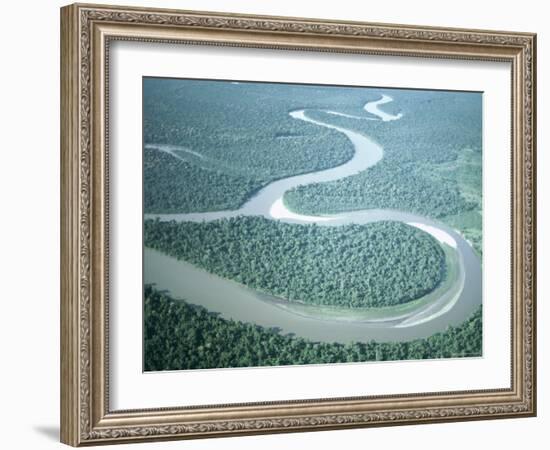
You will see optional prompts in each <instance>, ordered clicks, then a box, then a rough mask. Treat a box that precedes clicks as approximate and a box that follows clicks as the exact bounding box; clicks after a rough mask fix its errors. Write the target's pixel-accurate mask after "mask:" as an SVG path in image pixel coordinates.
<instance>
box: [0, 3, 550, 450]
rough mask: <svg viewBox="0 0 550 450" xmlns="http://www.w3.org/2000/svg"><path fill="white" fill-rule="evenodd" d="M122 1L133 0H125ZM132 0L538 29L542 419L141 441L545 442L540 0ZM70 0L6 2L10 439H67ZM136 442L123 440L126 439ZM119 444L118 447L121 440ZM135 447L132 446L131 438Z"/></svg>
mask: <svg viewBox="0 0 550 450" xmlns="http://www.w3.org/2000/svg"><path fill="white" fill-rule="evenodd" d="M120 3H126V2H120ZM128 4H133V5H135V6H158V7H168V8H180V9H198V10H211V11H216V10H217V11H228V12H244V13H253V14H254V13H255V14H273V15H286V16H298V17H299V16H302V17H318V18H327V19H342V20H364V21H374V22H387V23H408V24H419V25H442V26H453V27H466V28H488V29H504V30H517V31H532V32H537V33H539V37H538V55H539V64H538V69H539V72H538V80H539V87H538V92H539V94H538V108H539V111H538V112H539V114H538V122H539V139H538V146H539V158H538V173H539V190H538V192H539V212H538V229H539V239H538V254H539V258H538V260H539V266H538V270H539V280H540V281H539V286H538V294H539V295H538V298H539V336H538V341H539V417H537V418H532V419H512V420H498V421H485V422H471V423H456V424H439V425H423V426H408V427H397V428H379V429H367V430H348V431H331V432H316V433H302V434H291V435H272V436H260V437H244V438H226V439H216V440H201V441H187V442H181V441H180V442H171V443H157V444H142V446H140V447H139V448H144V449H146V448H151V449H153V448H154V449H160V448H167V449H169V448H187V449H210V448H216V449H218V448H219V449H242V450H246V449H257V448H262V449H271V448H273V449H275V448H277V449H279V448H291V449H293V448H321V449H324V448H334V447H346V448H365V447H367V446H368V447H370V448H387V449H393V448H398V447H403V446H407V448H413V449H414V448H419V447H422V448H423V449H425V450H429V449H438V450H439V449H441V448H445V449H446V450H452V449H463V448H484V447H486V446H491V447H498V448H502V449H515V448H523V447H528V448H531V449H539V448H546V447H545V444H544V442H545V439H544V437H545V436H547V435H548V428H549V427H550V413H549V412H548V410H549V408H550V392H549V390H548V382H547V381H546V380H545V378H546V379H548V364H549V359H550V357H549V356H548V351H547V349H546V346H545V342H548V341H549V339H550V337H549V332H548V327H545V326H544V323H545V321H546V320H550V308H549V307H548V306H547V305H546V304H545V299H546V298H547V297H548V294H549V284H548V277H547V276H546V273H547V272H548V270H549V267H548V258H547V259H546V260H543V258H542V256H543V254H544V253H545V250H547V249H548V244H549V241H548V234H547V233H545V232H544V231H545V230H547V229H549V227H550V224H549V219H550V215H549V211H548V206H547V205H548V202H545V203H546V206H545V205H543V202H542V201H541V199H542V198H543V195H544V192H550V181H549V179H550V177H549V178H546V177H545V174H546V173H545V171H546V170H547V169H548V166H549V163H550V161H549V157H548V153H547V152H545V151H544V149H545V148H546V147H547V146H548V145H549V143H548V135H547V134H546V129H545V127H544V124H545V123H548V121H549V120H550V106H549V104H550V103H549V102H550V96H549V94H548V86H547V84H546V81H545V80H547V79H548V78H549V77H550V64H549V62H548V60H547V58H546V56H547V54H548V52H549V51H550V48H548V47H549V46H550V44H549V42H550V32H548V31H544V32H543V26H544V25H547V23H546V22H547V20H545V19H547V18H548V17H549V16H548V13H547V12H546V11H545V10H544V5H545V3H544V2H537V1H535V0H524V1H522V2H521V3H519V2H510V1H504V0H501V1H490V2H480V1H471V0H462V1H461V2H453V3H451V2H441V1H439V2H438V1H421V0H416V1H406V0H393V1H391V2H358V1H354V0H338V1H334V2H323V3H321V2H305V1H303V2H297V1H292V0H268V1H263V2H259V1H257V0H256V1H254V0H230V1H227V0H226V1H223V0H181V1H174V0H163V1H159V2H155V1H152V0H149V1H139V0H134V1H131V2H130V3H128ZM62 5H63V2H59V1H54V0H48V1H32V0H31V1H27V2H21V3H19V4H16V3H15V2H11V3H8V4H6V5H3V8H2V12H3V21H2V26H1V27H0V33H1V41H0V42H1V46H2V70H1V72H0V77H1V83H0V93H1V101H0V112H1V121H0V123H1V127H0V136H1V138H2V142H3V143H4V144H3V145H2V146H1V150H0V155H1V156H0V158H1V162H0V186H1V189H0V192H1V197H0V198H1V199H2V204H3V212H2V220H0V258H1V259H0V262H1V264H2V271H1V273H2V296H1V302H2V306H3V308H2V310H1V312H0V321H1V322H0V342H1V343H2V345H1V347H0V352H1V359H0V361H1V369H2V370H1V372H0V380H1V381H0V404H1V406H0V410H1V413H0V414H1V416H2V417H1V419H2V422H1V423H2V425H3V427H2V436H1V437H0V439H1V440H2V442H4V444H2V447H3V448H7V449H18V448H25V449H27V448H30V449H49V448H61V446H62V445H61V444H59V443H58V417H59V387H58V384H59V383H58V380H59V330H58V329H59V281H58V280H59V9H58V8H59V7H60V6H62ZM122 447H124V448H129V447H128V446H122ZM122 447H119V448H122ZM131 448H137V447H131Z"/></svg>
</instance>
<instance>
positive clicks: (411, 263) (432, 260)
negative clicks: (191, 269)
mask: <svg viewBox="0 0 550 450" xmlns="http://www.w3.org/2000/svg"><path fill="white" fill-rule="evenodd" d="M144 244H145V245H146V246H148V247H151V248H155V249H157V250H160V251H162V252H163V253H166V254H168V255H171V256H174V257H176V258H178V259H183V260H186V261H189V262H190V263H192V264H194V265H196V266H198V267H202V268H204V269H206V270H208V271H209V272H212V273H214V274H217V275H220V276H223V277H225V278H229V279H231V280H235V281H237V282H239V283H242V284H245V285H246V286H249V287H252V288H254V289H257V290H260V291H264V292H267V293H270V294H272V295H275V296H277V297H281V298H283V299H287V300H290V301H299V302H304V303H310V304H321V305H337V306H345V307H373V306H390V305H397V304H402V303H405V302H408V301H410V300H414V299H416V298H418V297H421V296H422V295H425V294H426V293H428V292H430V291H432V290H433V289H434V288H435V287H436V286H437V285H438V284H439V283H440V281H441V280H442V278H443V276H444V275H445V255H444V252H443V250H442V248H441V246H440V245H439V243H438V242H437V241H436V240H435V239H434V238H433V237H431V236H430V235H429V234H427V233H425V232H423V231H421V230H419V229H417V228H414V227H411V226H409V225H405V224H403V223H401V222H392V221H381V222H373V223H368V224H364V225H345V226H338V227H331V226H318V225H314V224H312V225H295V224H288V223H283V222H279V221H274V220H268V219H266V218H263V217H259V216H256V217H236V218H231V219H221V220H216V221H213V222H206V223H194V222H181V223H177V222H160V221H153V220H147V221H145V226H144Z"/></svg>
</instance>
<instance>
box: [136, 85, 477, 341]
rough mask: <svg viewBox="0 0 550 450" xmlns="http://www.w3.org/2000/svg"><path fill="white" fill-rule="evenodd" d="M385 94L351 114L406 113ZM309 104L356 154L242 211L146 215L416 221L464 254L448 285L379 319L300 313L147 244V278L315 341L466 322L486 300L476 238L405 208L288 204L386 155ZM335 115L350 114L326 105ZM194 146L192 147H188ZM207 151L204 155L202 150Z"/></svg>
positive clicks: (277, 185) (388, 337)
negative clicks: (299, 190)
mask: <svg viewBox="0 0 550 450" xmlns="http://www.w3.org/2000/svg"><path fill="white" fill-rule="evenodd" d="M391 101H392V98H391V97H389V96H388V95H383V96H382V97H381V98H380V99H379V100H376V101H372V102H368V103H367V104H366V105H365V107H364V109H365V111H367V112H368V113H370V114H371V115H373V116H376V117H377V119H375V118H371V117H362V116H351V115H347V116H349V117H353V118H357V119H364V120H382V121H392V120H399V119H400V118H401V114H398V115H392V114H388V113H386V112H384V111H382V110H380V109H379V105H382V104H385V103H388V102H391ZM307 112H308V111H307V110H296V111H291V112H290V113H289V114H290V116H291V117H292V118H294V119H296V120H302V121H305V122H309V123H312V124H314V125H317V126H320V127H325V128H330V129H333V130H335V131H337V132H340V133H342V134H344V135H345V136H346V137H347V138H348V139H349V140H350V142H351V143H352V145H353V147H354V149H355V153H354V155H353V157H352V158H351V159H350V160H348V161H347V162H345V163H344V164H341V165H340V166H337V167H333V168H330V169H326V170H321V171H318V172H312V173H308V174H304V175H297V176H292V177H288V178H284V179H280V180H277V181H274V182H272V183H269V184H268V185H266V186H265V187H264V188H262V189H260V190H259V191H258V192H257V193H256V194H255V195H254V196H252V197H251V198H250V199H249V200H248V201H247V202H246V203H245V204H244V205H243V206H242V207H241V208H239V209H237V210H228V211H215V212H207V213H187V214H146V215H145V219H154V218H158V219H159V220H161V221H169V220H175V221H195V222H202V221H212V220H216V219H221V218H229V217H237V216H246V215H249V216H258V215H260V216H264V217H266V218H268V219H272V220H280V221H283V222H287V223H295V224H306V223H316V224H319V225H323V226H342V225H345V224H351V223H355V224H364V223H369V222H376V221H380V220H395V221H400V222H404V223H406V224H408V225H410V226H414V227H417V228H419V229H422V230H423V231H425V232H427V233H429V234H431V235H432V236H433V237H434V238H436V239H437V240H438V241H440V242H441V243H442V244H445V245H446V246H448V247H449V248H450V249H451V251H452V252H454V257H455V259H456V261H457V273H456V276H455V277H454V279H453V280H452V283H450V284H449V286H448V289H447V290H446V291H445V292H441V293H440V295H439V296H438V297H437V298H434V299H433V300H431V301H430V302H428V303H421V305H420V306H419V307H418V308H415V309H413V310H411V311H409V312H408V313H407V314H404V315H403V316H400V317H395V316H393V317H391V318H387V319H385V318H384V317H378V318H377V319H375V320H374V319H372V320H361V321H358V320H350V319H345V318H344V319H343V318H338V317H336V318H334V319H332V318H331V319H327V318H319V317H316V315H315V314H308V312H307V309H308V307H307V306H305V307H303V308H301V309H300V312H296V310H291V309H289V308H288V307H287V306H288V303H287V302H285V301H282V300H281V299H279V298H276V297H273V296H271V295H268V294H264V293H260V292H257V291H255V290H253V289H250V288H247V287H246V286H242V285H240V284H238V283H235V282H233V281H231V280H227V279H225V278H222V277H219V276H216V275H213V274H210V273H208V272H206V271H205V270H202V269H199V268H197V267H195V266H193V265H192V264H189V263H187V262H185V261H180V260H177V259H176V258H173V257H170V256H168V255H165V254H163V253H161V252H158V251H156V250H153V249H150V248H144V282H145V283H154V284H155V285H156V287H157V288H158V289H161V290H167V291H169V292H170V294H171V295H172V296H173V297H174V298H185V299H187V300H188V301H191V303H194V304H199V305H202V306H204V307H206V308H207V309H208V310H210V311H213V312H217V313H219V314H220V316H221V317H224V318H228V319H234V320H239V321H243V322H250V323H255V324H257V325H261V326H263V327H267V328H276V329H279V330H280V331H281V332H282V333H292V334H294V335H296V336H301V337H304V338H307V339H311V340H314V341H324V342H342V343H347V342H353V341H368V340H371V339H374V340H377V341H380V342H390V341H392V342H396V341H407V340H411V339H416V338H423V337H428V336H431V335H432V334H434V333H436V332H438V331H444V330H445V329H446V328H447V327H448V326H451V325H455V326H456V325H459V324H460V323H462V322H463V321H464V320H466V319H467V318H468V317H469V316H470V315H471V314H472V313H473V312H474V311H475V310H476V309H477V307H478V306H479V305H480V304H481V265H480V261H479V258H478V257H477V255H476V254H475V253H474V251H473V249H472V247H471V246H470V244H469V243H468V242H467V241H466V240H465V239H464V238H463V237H462V236H461V235H460V234H459V233H457V232H456V231H455V230H453V229H451V228H450V227H448V226H446V225H444V224H442V223H439V222H436V221H434V220H431V219H429V218H426V217H423V216H419V215H416V214H411V213H407V212H403V211H396V210H387V209H369V210H362V211H354V212H346V213H341V214H334V215H327V216H309V215H302V214H297V213H294V212H292V211H290V210H288V209H287V208H286V206H285V205H284V203H283V195H284V193H285V192H286V191H288V190H289V189H292V188H294V187H297V186H299V185H305V184H310V183H319V182H327V181H334V180H338V179H341V178H344V177H348V176H350V175H354V174H357V173H359V172H361V171H364V170H366V169H367V168H369V167H371V166H373V165H374V164H376V163H377V162H378V161H380V160H381V159H382V157H383V154H384V153H383V149H382V147H381V146H380V145H378V144H377V143H376V142H374V141H373V140H372V139H370V138H369V137H368V136H365V135H363V134H361V133H358V132H355V131H352V130H350V129H347V128H343V127H339V126H336V125H333V124H330V123H328V122H325V121H320V120H316V119H312V118H311V117H309V116H308V114H307ZM323 112H326V113H329V114H333V115H344V114H343V113H338V112H335V111H328V110H324V111H323ZM148 147H149V148H156V149H157V150H159V151H163V152H167V153H170V154H172V155H173V156H174V157H178V156H177V154H176V153H174V150H177V148H176V147H173V146H164V145H153V144H148ZM185 151H188V149H185ZM197 156H199V157H200V155H197Z"/></svg>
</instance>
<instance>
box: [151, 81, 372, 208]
mask: <svg viewBox="0 0 550 450" xmlns="http://www.w3.org/2000/svg"><path fill="white" fill-rule="evenodd" d="M374 97H376V96H374ZM361 101H362V98H357V90H356V89H354V88H338V89H335V88H333V87H330V86H302V85H281V84H273V83H248V82H247V83H230V82H226V81H209V80H185V79H181V80H180V79H163V78H144V80H143V130H144V131H143V142H144V144H145V145H144V147H145V151H144V196H145V199H146V202H145V212H146V213H170V212H180V213H185V212H201V211H211V210H214V209H216V208H218V207H219V206H220V205H222V206H223V208H225V209H236V208H238V207H239V206H240V205H241V204H242V203H243V202H244V200H245V198H246V197H249V196H250V195H251V194H252V193H254V192H255V191H256V190H257V189H258V188H259V187H260V186H263V185H265V184H267V183H268V182H270V181H273V180H275V179H279V178H284V177H288V176H291V175H297V174H301V173H306V172H314V171H318V170H321V169H327V168H330V167H334V166H337V165H339V164H342V163H344V162H345V161H347V160H348V159H350V158H351V157H352V155H353V147H352V145H351V143H350V142H349V141H348V140H347V139H346V138H345V136H343V135H342V134H341V133H338V132H337V131H334V130H329V129H326V128H321V127H318V126H316V125H313V124H310V123H306V122H303V121H300V120H296V119H293V118H291V117H290V116H289V114H288V113H289V111H291V110H293V109H298V108H304V107H305V108H317V107H319V108H321V107H325V108H326V107H332V108H339V109H343V108H345V107H348V108H349V107H350V105H354V106H356V107H360V106H361ZM151 144H166V145H173V146H180V147H182V148H186V149H189V150H191V151H192V152H193V153H190V152H180V153H179V154H178V156H180V157H181V158H183V159H185V160H186V164H185V163H183V162H182V161H181V160H178V159H177V158H175V157H174V156H172V155H169V154H161V155H158V154H157V153H158V152H159V151H158V150H155V149H151V148H150V149H149V150H148V149H147V146H148V145H151ZM196 155H200V156H201V157H200V158H199V157H197V156H196ZM185 192H188V193H189V194H188V195H185V194H184V195H183V197H182V196H180V194H181V193H185ZM195 193H196V194H198V195H199V196H200V197H201V198H200V199H196V197H195ZM243 193H244V194H243ZM234 194H236V195H234ZM205 200H208V201H205Z"/></svg>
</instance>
